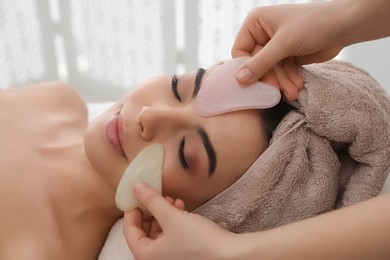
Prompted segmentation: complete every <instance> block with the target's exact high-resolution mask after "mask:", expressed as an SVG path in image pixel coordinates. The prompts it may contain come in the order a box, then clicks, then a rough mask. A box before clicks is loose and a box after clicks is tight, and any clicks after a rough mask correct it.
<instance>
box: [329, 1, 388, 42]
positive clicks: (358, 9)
mask: <svg viewBox="0 0 390 260" xmlns="http://www.w3.org/2000/svg"><path fill="white" fill-rule="evenodd" d="M331 2H332V3H333V4H334V5H335V6H334V7H335V8H334V9H335V10H336V12H337V13H338V15H337V17H338V20H337V22H336V23H335V24H336V25H337V26H340V27H341V28H342V29H341V31H342V34H341V35H340V37H341V38H340V39H341V42H342V44H343V45H344V46H349V45H352V44H355V43H359V42H364V41H370V40H375V39H379V38H382V37H385V36H389V34H390V19H388V16H389V12H390V1H388V0H370V1H366V0H333V1H331Z"/></svg>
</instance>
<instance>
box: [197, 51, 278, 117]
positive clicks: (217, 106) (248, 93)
mask: <svg viewBox="0 0 390 260" xmlns="http://www.w3.org/2000/svg"><path fill="white" fill-rule="evenodd" d="M249 58H250V57H240V58H236V59H232V60H228V61H226V62H225V63H224V64H222V65H221V66H220V67H219V68H217V69H216V70H215V71H214V72H212V74H211V75H210V76H208V77H207V78H206V80H205V81H204V82H203V83H202V86H201V88H200V90H199V93H198V96H197V98H196V104H195V106H196V109H197V111H198V113H199V115H201V116H203V117H211V116H215V115H218V114H223V113H227V112H232V111H237V110H244V109H265V108H270V107H273V106H275V105H276V104H277V103H278V102H279V101H280V98H281V94H280V91H279V90H278V89H277V88H276V87H274V86H271V85H269V84H266V83H264V82H260V81H257V82H255V83H253V84H249V85H244V84H241V83H239V82H238V81H237V80H236V72H237V70H238V68H239V67H240V66H241V64H243V63H244V62H245V61H247V60H248V59H249Z"/></svg>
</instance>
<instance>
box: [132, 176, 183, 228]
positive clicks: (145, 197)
mask: <svg viewBox="0 0 390 260" xmlns="http://www.w3.org/2000/svg"><path fill="white" fill-rule="evenodd" d="M134 195H135V197H136V198H137V200H138V202H139V203H141V205H142V206H143V207H145V208H146V209H147V210H148V211H149V212H150V213H151V214H152V215H153V217H154V218H155V219H156V220H157V222H158V223H159V224H160V226H161V227H163V226H165V225H167V224H168V222H169V220H170V219H171V218H172V215H173V214H174V213H175V211H177V210H178V209H177V208H175V206H173V205H172V204H171V203H169V202H168V201H167V200H166V199H165V198H164V197H163V196H162V195H161V194H160V193H158V192H157V191H156V190H155V189H154V188H152V187H151V186H149V185H148V184H146V183H144V182H139V183H137V184H135V185H134Z"/></svg>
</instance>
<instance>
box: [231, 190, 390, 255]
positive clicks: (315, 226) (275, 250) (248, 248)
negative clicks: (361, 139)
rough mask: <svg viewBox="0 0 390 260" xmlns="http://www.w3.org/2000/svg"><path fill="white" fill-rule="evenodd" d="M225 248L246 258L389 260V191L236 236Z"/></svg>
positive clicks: (232, 253)
mask: <svg viewBox="0 0 390 260" xmlns="http://www.w3.org/2000/svg"><path fill="white" fill-rule="evenodd" d="M232 246H235V247H232ZM226 249H231V250H233V252H231V256H234V254H235V255H236V256H237V257H240V258H245V259H289V260H294V259H299V260H305V259H308V260H309V259H317V260H319V259H333V260H336V259H354V260H357V259H376V260H379V259H390V194H386V195H382V196H378V197H376V198H373V199H371V200H369V201H365V202H362V203H360V204H356V205H354V206H350V207H346V208H343V209H340V210H336V211H333V212H330V213H326V214H323V215H320V216H317V217H313V218H310V219H306V220H303V221H300V222H296V223H293V224H289V225H286V226H282V227H279V228H276V229H273V230H269V231H265V232H260V233H248V234H241V235H237V236H236V238H235V239H234V240H233V243H232V244H231V245H230V246H227V247H226ZM237 253H238V254H237ZM232 259H234V257H233V258H232Z"/></svg>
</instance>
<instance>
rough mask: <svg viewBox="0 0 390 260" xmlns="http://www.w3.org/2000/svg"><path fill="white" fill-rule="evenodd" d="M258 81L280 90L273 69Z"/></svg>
mask: <svg viewBox="0 0 390 260" xmlns="http://www.w3.org/2000/svg"><path fill="white" fill-rule="evenodd" d="M260 81H262V82H265V83H267V84H270V85H272V86H274V87H276V88H277V89H280V84H279V81H278V77H277V76H276V74H275V71H274V70H273V69H271V70H270V71H268V72H267V73H265V75H264V76H263V77H262V78H261V79H260Z"/></svg>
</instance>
